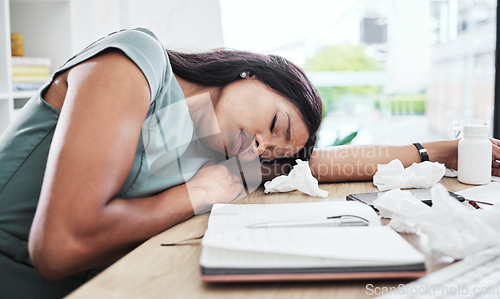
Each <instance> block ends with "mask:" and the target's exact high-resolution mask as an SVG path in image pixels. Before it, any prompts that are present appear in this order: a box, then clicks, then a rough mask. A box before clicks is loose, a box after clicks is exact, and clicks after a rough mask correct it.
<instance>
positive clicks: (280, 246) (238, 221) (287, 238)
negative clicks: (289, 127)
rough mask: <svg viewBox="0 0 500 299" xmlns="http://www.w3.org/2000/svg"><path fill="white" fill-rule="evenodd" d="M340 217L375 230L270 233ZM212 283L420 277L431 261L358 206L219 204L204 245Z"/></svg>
mask: <svg viewBox="0 0 500 299" xmlns="http://www.w3.org/2000/svg"><path fill="white" fill-rule="evenodd" d="M338 215H350V216H356V217H360V218H363V219H366V220H367V222H368V223H369V225H368V226H324V225H319V226H314V225H312V226H303V227H301V226H291V227H267V228H266V227H263V226H261V224H263V223H286V222H287V221H293V222H295V223H307V221H313V220H318V219H326V218H327V217H332V216H338ZM200 266H201V276H202V279H203V280H204V281H206V282H236V281H268V280H283V281H287V280H346V279H368V278H370V279H371V278H380V279H390V278H417V277H421V276H423V275H425V264H424V256H423V255H422V254H421V253H420V252H419V251H417V250H416V249H415V248H414V247H413V246H412V245H410V244H409V243H408V242H407V241H406V240H405V239H404V238H402V237H401V236H400V235H399V234H398V233H396V232H395V231H393V230H392V229H391V228H389V227H383V226H381V224H380V219H379V216H378V215H377V214H376V213H375V211H373V209H371V208H370V207H369V206H367V205H364V204H361V203H357V202H340V201H338V202H314V203H290V204H243V205H240V204H232V205H227V204H216V205H214V207H213V208H212V212H211V215H210V218H209V222H208V228H207V231H206V233H205V236H204V238H203V240H202V252H201V256H200Z"/></svg>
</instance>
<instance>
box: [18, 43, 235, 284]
mask: <svg viewBox="0 0 500 299" xmlns="http://www.w3.org/2000/svg"><path fill="white" fill-rule="evenodd" d="M66 82H67V92H66V95H65V98H64V104H63V105H62V109H61V114H60V119H59V122H58V125H57V128H56V131H55V133H54V138H53V141H52V144H51V148H50V152H49V157H48V162H47V167H46V172H45V176H44V181H43V186H42V191H41V195H40V200H39V204H38V208H37V211H36V214H35V218H34V220H33V224H32V227H31V232H30V238H29V243H28V245H29V251H30V256H31V258H32V261H33V263H34V265H35V267H36V268H37V270H38V271H39V272H40V273H41V274H42V275H43V276H44V277H46V278H49V279H58V278H61V277H65V276H68V275H71V274H74V273H78V272H80V271H82V270H86V269H89V268H91V267H94V266H97V265H100V264H103V263H106V262H110V261H113V260H115V259H116V258H118V257H120V256H121V255H123V253H124V252H127V251H128V250H130V249H131V248H133V247H134V246H136V245H137V244H139V243H140V242H142V241H144V240H146V239H147V238H149V237H151V236H153V235H155V234H157V233H159V232H161V231H163V230H165V229H166V228H168V227H171V226H173V225H175V224H176V223H179V222H181V221H183V220H185V219H187V218H189V217H191V216H192V215H193V209H197V208H200V207H201V206H203V205H204V204H208V203H209V201H211V202H214V201H215V199H214V198H218V197H219V196H220V197H219V198H218V199H219V200H221V199H222V200H227V201H230V200H231V199H232V198H234V197H235V196H236V195H237V194H238V193H239V192H240V191H241V189H240V187H239V186H241V185H239V184H237V183H236V182H235V180H234V178H233V177H232V176H231V174H230V173H229V172H228V171H227V169H224V167H213V168H210V169H206V170H204V171H203V172H201V171H200V172H199V173H198V174H197V175H196V176H195V178H194V179H193V183H192V185H193V186H192V188H189V190H188V186H186V185H185V184H184V185H179V186H177V187H174V188H171V189H169V190H167V191H165V192H163V193H160V194H157V195H155V196H151V197H148V198H136V199H126V200H124V199H120V198H115V196H116V194H117V193H118V192H119V190H120V189H121V186H122V185H123V183H124V182H125V179H126V178H127V176H128V173H129V171H130V169H131V166H132V163H133V159H134V155H135V151H136V149H137V144H138V141H139V138H140V132H141V128H142V124H143V121H144V119H145V117H146V114H147V111H148V108H149V104H150V91H149V88H148V83H147V81H146V79H145V77H144V75H143V74H142V72H141V71H140V70H139V68H138V67H137V66H136V65H135V64H134V63H133V62H132V61H130V60H129V59H128V58H127V57H126V56H125V55H123V54H122V53H121V52H119V51H116V50H115V51H111V52H107V53H105V54H102V55H100V56H98V57H96V58H93V59H91V60H89V61H87V62H84V63H82V64H80V65H78V66H75V67H74V68H72V69H71V70H70V71H69V72H68V75H67V80H66ZM214 177H215V178H214ZM217 184H219V185H217ZM214 185H215V187H216V188H217V187H219V188H218V189H221V190H223V191H218V192H219V193H221V194H216V195H217V196H213V197H212V198H208V197H209V196H207V195H214V191H213V189H210V188H213V186H214ZM205 198H208V199H205ZM191 199H193V200H194V201H193V202H192V201H191Z"/></svg>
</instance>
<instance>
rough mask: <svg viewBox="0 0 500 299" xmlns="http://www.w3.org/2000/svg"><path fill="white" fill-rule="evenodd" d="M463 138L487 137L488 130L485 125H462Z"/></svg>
mask: <svg viewBox="0 0 500 299" xmlns="http://www.w3.org/2000/svg"><path fill="white" fill-rule="evenodd" d="M463 132H464V136H465V135H467V136H478V137H479V136H482V137H488V133H489V128H488V126H487V125H464V131H463Z"/></svg>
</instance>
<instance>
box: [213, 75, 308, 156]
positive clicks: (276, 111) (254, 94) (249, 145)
mask: <svg viewBox="0 0 500 299" xmlns="http://www.w3.org/2000/svg"><path fill="white" fill-rule="evenodd" d="M214 109H215V114H216V117H217V121H218V124H219V128H220V130H221V132H222V139H223V140H222V143H223V147H224V148H220V147H222V146H221V145H220V143H219V146H212V147H213V148H214V149H216V150H219V151H221V152H224V151H225V152H226V153H227V155H228V156H229V157H234V156H239V157H240V159H241V160H242V161H250V160H253V159H255V158H257V156H259V155H260V156H261V158H262V159H263V160H274V159H277V158H283V157H290V156H292V155H294V154H296V153H297V152H298V151H299V150H300V149H302V148H303V147H304V145H305V144H306V142H307V140H308V139H309V130H308V128H307V125H306V123H305V122H304V120H303V118H302V114H301V113H300V111H299V109H298V108H297V107H296V106H295V105H294V104H293V103H292V102H291V101H290V100H288V99H287V98H285V97H283V96H281V95H278V94H277V93H275V92H274V91H272V90H271V89H270V88H269V87H267V86H266V85H265V84H264V83H262V82H261V81H259V80H257V79H256V78H255V77H247V78H245V79H242V80H238V81H235V82H232V83H230V84H228V85H226V86H224V87H223V88H222V89H221V91H220V95H219V98H218V100H217V101H216V102H215V103H214ZM217 147H219V148H217Z"/></svg>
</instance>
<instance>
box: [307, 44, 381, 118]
mask: <svg viewBox="0 0 500 299" xmlns="http://www.w3.org/2000/svg"><path fill="white" fill-rule="evenodd" d="M365 52H366V49H365V47H364V46H363V45H349V44H346V45H328V46H325V47H323V48H322V49H320V50H319V51H318V52H317V53H316V55H314V57H312V58H310V59H308V60H307V61H306V63H305V64H304V70H305V71H307V72H328V71H378V70H382V69H383V65H382V64H381V63H380V62H378V61H377V60H375V59H374V58H371V57H369V56H367V55H366V54H365ZM317 89H318V92H319V94H320V96H321V99H322V100H323V107H324V109H323V117H325V116H326V114H327V113H328V110H329V108H330V107H332V105H333V104H334V103H335V102H337V101H339V100H340V99H341V98H342V95H347V94H354V95H364V96H375V95H377V94H380V93H381V91H382V87H381V86H332V87H323V86H321V87H318V88H317Z"/></svg>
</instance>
